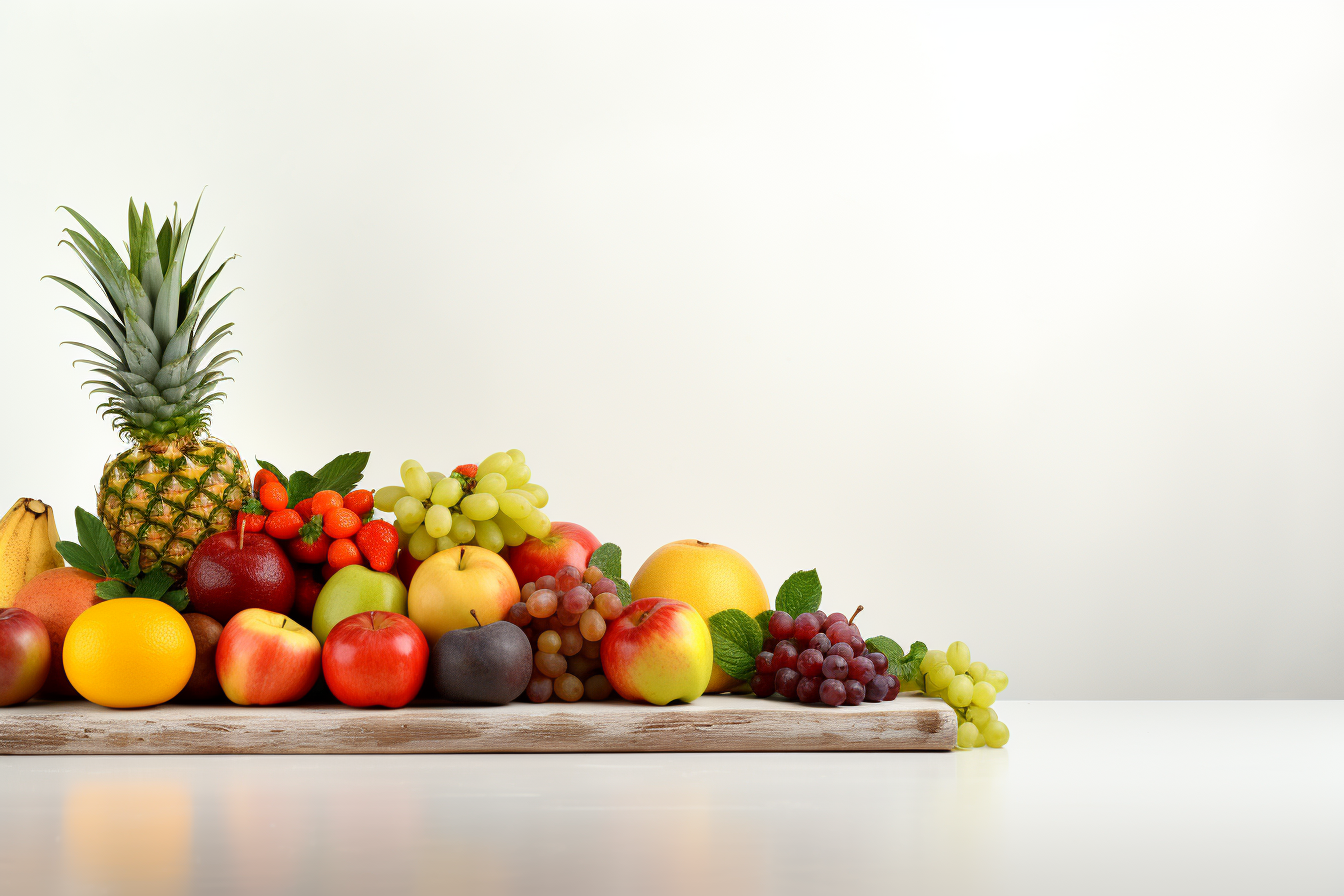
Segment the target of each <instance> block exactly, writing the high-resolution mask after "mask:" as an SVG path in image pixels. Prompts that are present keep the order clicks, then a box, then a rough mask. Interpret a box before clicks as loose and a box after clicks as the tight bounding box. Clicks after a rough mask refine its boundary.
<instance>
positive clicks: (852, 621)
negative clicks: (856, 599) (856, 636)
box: [849, 604, 863, 625]
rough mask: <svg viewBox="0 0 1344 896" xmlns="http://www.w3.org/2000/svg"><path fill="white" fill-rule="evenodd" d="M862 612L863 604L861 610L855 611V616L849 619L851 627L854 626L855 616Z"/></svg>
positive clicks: (860, 605)
mask: <svg viewBox="0 0 1344 896" xmlns="http://www.w3.org/2000/svg"><path fill="white" fill-rule="evenodd" d="M861 612H863V604H859V608H858V609H857V610H855V611H854V615H853V616H850V617H849V624H850V625H853V624H854V616H857V615H859V613H861Z"/></svg>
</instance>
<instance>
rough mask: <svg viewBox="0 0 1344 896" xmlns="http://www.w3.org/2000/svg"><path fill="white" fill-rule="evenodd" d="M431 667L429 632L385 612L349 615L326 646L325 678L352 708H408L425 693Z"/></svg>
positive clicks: (330, 636)
mask: <svg viewBox="0 0 1344 896" xmlns="http://www.w3.org/2000/svg"><path fill="white" fill-rule="evenodd" d="M428 663H429V642H428V641H426V640H425V635H424V632H422V631H420V628H419V626H417V625H416V624H415V623H414V622H412V621H411V620H409V619H407V618H406V617H405V616H402V615H401V614H400V613H388V612H386V611H384V610H373V611H370V612H368V613H356V614H355V615H354V616H347V617H345V618H344V619H342V620H341V621H340V622H338V623H336V626H335V628H333V629H332V630H331V632H330V633H329V634H328V635H327V643H326V644H323V645H322V676H323V678H325V679H326V682H327V686H328V687H329V688H331V693H332V694H333V695H335V697H336V699H337V700H339V701H341V702H342V703H344V704H346V705H347V706H386V707H389V708H391V709H396V708H397V707H399V706H405V705H406V704H407V703H410V702H411V700H412V698H414V697H415V695H416V694H418V693H419V692H420V685H422V684H424V681H425V668H426V666H427V665H428Z"/></svg>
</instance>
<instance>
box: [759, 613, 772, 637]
mask: <svg viewBox="0 0 1344 896" xmlns="http://www.w3.org/2000/svg"><path fill="white" fill-rule="evenodd" d="M773 615H775V611H774V610H762V611H761V612H759V613H757V614H756V624H757V625H759V626H760V627H761V637H762V638H768V637H770V617H771V616H773Z"/></svg>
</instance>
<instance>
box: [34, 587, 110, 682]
mask: <svg viewBox="0 0 1344 896" xmlns="http://www.w3.org/2000/svg"><path fill="white" fill-rule="evenodd" d="M101 581H103V578H102V577H101V576H95V575H92V574H90V573H87V572H84V570H82V569H75V568H73V567H69V566H65V567H61V568H59V569H49V570H47V571H46V572H44V573H39V574H38V575H35V576H33V577H32V578H31V579H29V580H28V581H27V582H26V583H24V586H23V587H22V588H20V589H19V593H18V594H16V595H14V606H16V607H23V609H25V610H27V611H28V612H30V613H32V614H33V615H35V616H37V618H38V619H41V620H42V624H43V625H45V626H46V627H47V634H49V635H51V668H50V669H49V670H48V671H47V681H46V684H44V685H42V693H43V694H46V695H48V696H53V697H73V696H75V689H74V688H72V687H71V686H70V680H69V679H68V678H66V677H65V667H64V665H63V664H62V662H61V650H62V648H63V646H64V644H65V633H66V632H67V631H68V630H69V629H70V625H71V624H72V623H73V622H74V621H75V619H77V618H78V617H79V614H80V613H83V612H84V611H85V610H87V609H88V608H89V607H91V606H93V605H94V604H97V603H101V602H102V598H101V597H99V596H98V595H96V594H94V593H93V586H94V585H97V584H98V583H99V582H101Z"/></svg>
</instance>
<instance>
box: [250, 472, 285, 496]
mask: <svg viewBox="0 0 1344 896" xmlns="http://www.w3.org/2000/svg"><path fill="white" fill-rule="evenodd" d="M279 481H280V477H279V476H276V475H275V474H274V473H272V472H271V471H270V470H267V469H265V468H262V469H260V470H258V471H257V475H255V476H253V477H252V494H254V495H258V496H260V495H261V487H262V486H263V485H265V484H266V483H268V482H279Z"/></svg>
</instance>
